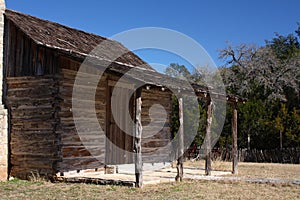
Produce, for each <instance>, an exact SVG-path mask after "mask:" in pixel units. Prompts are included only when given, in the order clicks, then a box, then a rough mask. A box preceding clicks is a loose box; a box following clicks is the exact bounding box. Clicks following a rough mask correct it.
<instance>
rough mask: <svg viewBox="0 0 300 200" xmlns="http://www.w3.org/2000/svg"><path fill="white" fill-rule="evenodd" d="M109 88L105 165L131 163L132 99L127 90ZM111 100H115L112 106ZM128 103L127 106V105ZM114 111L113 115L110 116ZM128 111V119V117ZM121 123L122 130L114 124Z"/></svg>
mask: <svg viewBox="0 0 300 200" xmlns="http://www.w3.org/2000/svg"><path fill="white" fill-rule="evenodd" d="M113 89H114V87H113V86H109V92H108V95H107V97H108V99H107V123H108V125H107V130H106V138H107V139H106V141H107V142H106V156H105V161H106V164H107V165H116V164H129V163H133V157H132V155H133V154H132V153H133V137H132V132H133V123H132V116H133V108H134V106H133V98H131V97H130V94H131V92H130V90H131V89H129V88H117V92H116V91H114V92H113ZM111 98H117V101H115V102H114V103H113V104H112V102H111ZM126 102H127V103H128V102H129V105H128V104H127V103H126ZM112 110H115V111H117V112H115V114H112ZM128 110H129V114H130V117H128ZM116 121H118V122H119V123H121V126H122V127H123V130H121V128H120V127H119V126H118V124H117V123H116Z"/></svg>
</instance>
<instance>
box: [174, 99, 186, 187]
mask: <svg viewBox="0 0 300 200" xmlns="http://www.w3.org/2000/svg"><path fill="white" fill-rule="evenodd" d="M178 107H179V123H180V126H179V131H178V156H179V157H178V159H177V166H176V167H177V176H176V178H175V180H176V181H182V179H183V152H184V144H183V140H184V138H183V134H184V132H183V131H184V130H183V99H182V97H180V98H179V99H178Z"/></svg>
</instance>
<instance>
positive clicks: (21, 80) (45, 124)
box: [6, 76, 60, 179]
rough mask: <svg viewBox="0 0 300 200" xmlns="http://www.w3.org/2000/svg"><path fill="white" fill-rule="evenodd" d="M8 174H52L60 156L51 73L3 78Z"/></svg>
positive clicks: (53, 83) (53, 82) (56, 90)
mask: <svg viewBox="0 0 300 200" xmlns="http://www.w3.org/2000/svg"><path fill="white" fill-rule="evenodd" d="M6 83H7V98H6V105H7V106H8V109H9V114H10V120H9V122H10V127H9V128H10V138H9V146H10V161H11V163H10V165H11V172H10V175H11V176H15V177H19V178H24V179H27V178H28V177H29V176H31V175H33V174H35V175H36V174H38V175H43V176H52V175H53V174H55V173H56V171H57V170H56V168H57V167H56V166H57V162H58V161H59V159H60V155H59V154H60V153H59V151H60V150H59V137H58V135H57V134H56V132H55V129H56V126H57V124H58V123H59V121H58V120H57V110H58V102H59V99H58V98H57V97H58V96H57V95H58V85H57V84H58V82H57V79H56V78H55V77H54V76H43V77H10V78H6Z"/></svg>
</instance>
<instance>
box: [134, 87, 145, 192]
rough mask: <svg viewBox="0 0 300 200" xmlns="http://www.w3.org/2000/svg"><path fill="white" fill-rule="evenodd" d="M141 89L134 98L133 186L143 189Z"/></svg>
mask: <svg viewBox="0 0 300 200" xmlns="http://www.w3.org/2000/svg"><path fill="white" fill-rule="evenodd" d="M141 116H142V88H139V89H137V91H136V97H135V137H134V152H135V179H136V183H135V186H136V187H138V188H142V187H143V161H142V132H143V127H142V117H141Z"/></svg>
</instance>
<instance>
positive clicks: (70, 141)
mask: <svg viewBox="0 0 300 200" xmlns="http://www.w3.org/2000/svg"><path fill="white" fill-rule="evenodd" d="M60 62H61V78H60V80H59V82H60V84H59V85H60V86H59V87H60V88H59V96H60V98H61V99H62V101H61V103H60V108H61V110H60V112H59V113H58V116H59V118H60V125H59V126H58V127H57V134H58V135H61V144H60V145H61V155H62V160H61V162H60V163H59V164H58V170H59V171H60V172H68V171H73V170H83V169H96V168H99V167H101V166H103V165H104V162H103V161H104V159H105V158H104V157H105V154H104V152H105V125H106V114H105V113H106V88H107V87H106V84H107V81H106V77H105V76H104V77H103V78H102V79H101V81H99V84H98V88H97V90H96V96H95V98H96V101H95V102H93V101H92V100H90V99H85V96H82V98H81V99H75V100H80V101H85V102H88V103H91V104H93V103H95V109H96V114H97V118H98V121H99V123H100V126H101V127H102V129H103V132H97V130H94V129H92V128H86V129H83V130H80V135H79V134H78V131H77V128H76V126H75V122H74V119H73V112H72V92H73V85H74V81H75V78H76V75H77V76H82V77H86V76H88V77H89V76H92V75H91V74H85V73H78V72H77V70H78V68H79V66H80V64H81V63H80V62H79V61H75V60H72V59H71V58H67V57H62V58H61V60H60ZM90 84H91V83H90V82H85V83H81V85H80V89H82V90H83V91H86V92H89V89H90V88H91V86H90ZM79 109H83V116H82V118H80V120H81V121H82V123H90V121H91V118H93V115H92V110H87V109H85V108H79Z"/></svg>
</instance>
